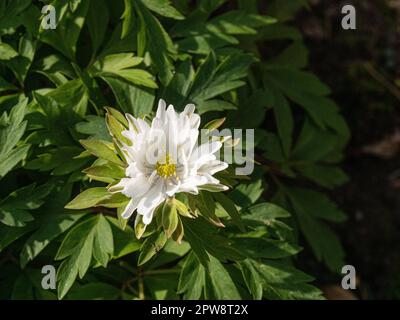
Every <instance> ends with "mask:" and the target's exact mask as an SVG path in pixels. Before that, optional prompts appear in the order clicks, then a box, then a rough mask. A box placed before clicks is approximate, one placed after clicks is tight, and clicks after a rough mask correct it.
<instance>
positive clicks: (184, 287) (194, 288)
mask: <svg viewBox="0 0 400 320" xmlns="http://www.w3.org/2000/svg"><path fill="white" fill-rule="evenodd" d="M204 281H205V269H204V267H203V266H202V265H201V264H200V263H199V261H198V260H197V259H196V256H195V255H194V254H193V253H189V255H188V256H187V258H186V259H185V263H184V264H183V267H182V270H181V273H180V276H179V283H178V293H183V294H184V297H185V299H188V300H199V299H200V298H201V295H202V291H203V287H204Z"/></svg>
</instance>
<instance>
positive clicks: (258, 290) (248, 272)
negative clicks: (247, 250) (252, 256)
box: [239, 259, 263, 300]
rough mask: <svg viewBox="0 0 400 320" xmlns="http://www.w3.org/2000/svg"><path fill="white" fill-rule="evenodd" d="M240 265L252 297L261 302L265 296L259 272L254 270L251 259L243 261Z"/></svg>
mask: <svg viewBox="0 0 400 320" xmlns="http://www.w3.org/2000/svg"><path fill="white" fill-rule="evenodd" d="M239 265H240V270H241V271H242V275H243V278H244V281H245V282H246V286H247V288H248V289H249V291H250V293H251V295H252V297H253V298H254V299H255V300H261V299H262V296H263V286H262V282H261V277H260V275H259V273H258V271H257V270H256V269H255V268H254V266H253V264H252V263H251V261H250V260H249V259H246V260H243V261H241V262H240V264H239Z"/></svg>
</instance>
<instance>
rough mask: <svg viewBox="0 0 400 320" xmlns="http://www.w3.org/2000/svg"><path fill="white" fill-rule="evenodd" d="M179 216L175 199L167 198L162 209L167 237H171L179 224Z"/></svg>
mask: <svg viewBox="0 0 400 320" xmlns="http://www.w3.org/2000/svg"><path fill="white" fill-rule="evenodd" d="M178 222H179V218H178V212H177V208H176V203H175V201H172V200H167V201H166V202H165V203H164V206H163V209H162V224H163V227H164V232H165V235H166V236H167V238H169V237H171V235H172V234H173V233H174V231H175V229H176V228H177V226H178Z"/></svg>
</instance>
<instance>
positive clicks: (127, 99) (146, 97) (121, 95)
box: [103, 77, 155, 117]
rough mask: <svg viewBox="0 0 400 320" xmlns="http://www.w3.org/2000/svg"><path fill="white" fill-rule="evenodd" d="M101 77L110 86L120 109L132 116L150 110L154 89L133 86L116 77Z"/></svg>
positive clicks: (147, 112) (146, 112)
mask: <svg viewBox="0 0 400 320" xmlns="http://www.w3.org/2000/svg"><path fill="white" fill-rule="evenodd" d="M103 79H104V81H105V82H107V83H108V85H109V86H110V87H111V89H112V91H113V93H114V95H115V97H116V99H117V102H118V105H119V107H120V109H121V110H123V111H125V112H128V113H130V114H132V115H133V116H134V117H143V116H145V115H146V114H149V113H150V112H151V110H152V108H153V103H154V99H155V95H154V90H152V89H148V88H141V87H139V86H134V85H131V84H129V83H126V82H124V81H122V80H120V79H116V78H111V77H103Z"/></svg>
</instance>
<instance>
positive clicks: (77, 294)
mask: <svg viewBox="0 0 400 320" xmlns="http://www.w3.org/2000/svg"><path fill="white" fill-rule="evenodd" d="M119 295H120V290H119V289H118V288H116V287H114V286H112V285H110V284H108V283H103V282H91V283H87V284H84V285H81V286H76V287H75V286H74V287H73V288H72V289H71V291H70V292H69V293H68V294H67V296H66V299H67V300H115V299H117V298H118V296H119Z"/></svg>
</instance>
